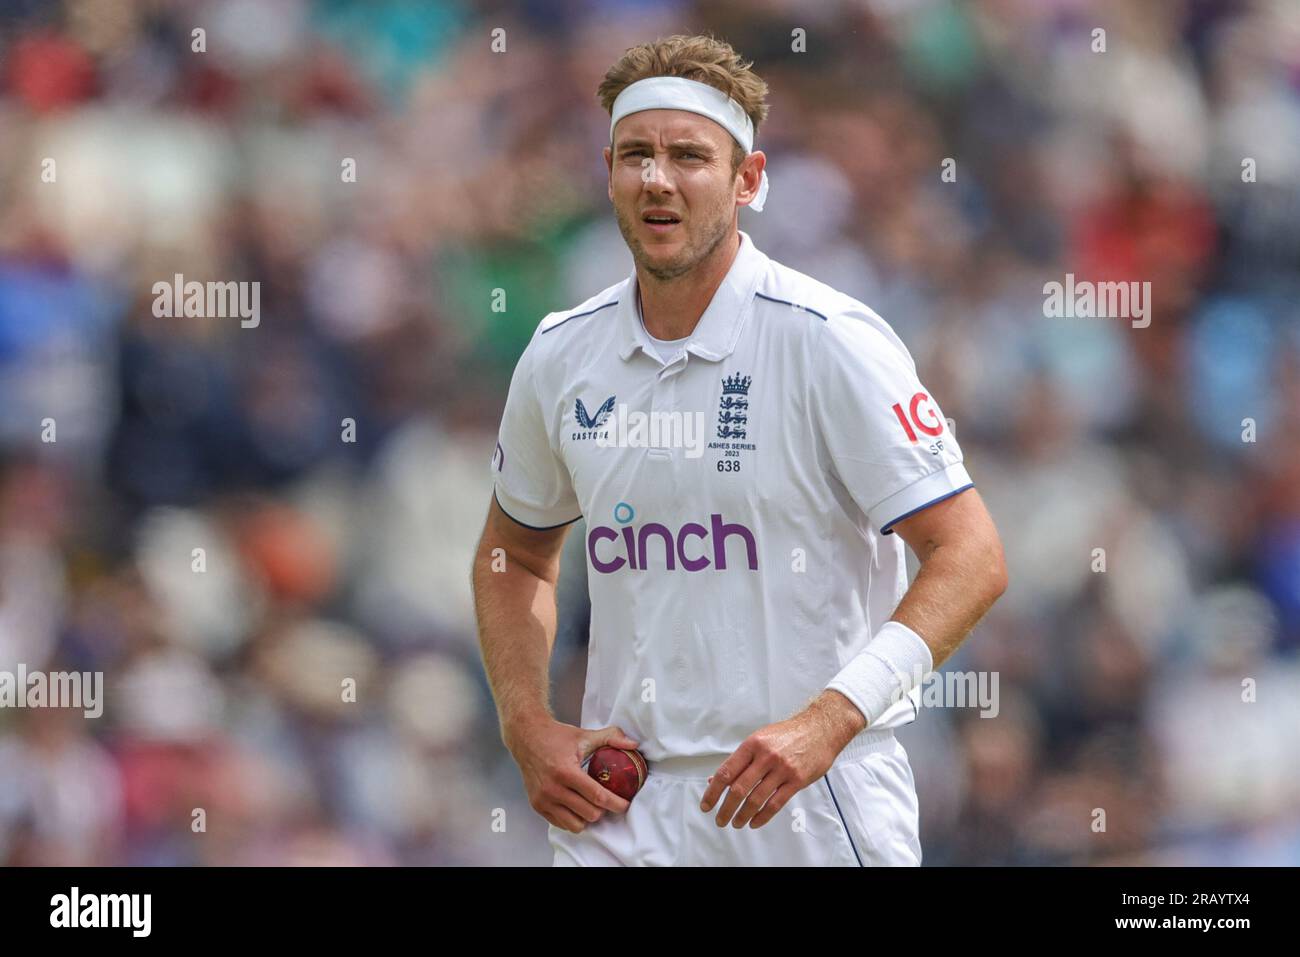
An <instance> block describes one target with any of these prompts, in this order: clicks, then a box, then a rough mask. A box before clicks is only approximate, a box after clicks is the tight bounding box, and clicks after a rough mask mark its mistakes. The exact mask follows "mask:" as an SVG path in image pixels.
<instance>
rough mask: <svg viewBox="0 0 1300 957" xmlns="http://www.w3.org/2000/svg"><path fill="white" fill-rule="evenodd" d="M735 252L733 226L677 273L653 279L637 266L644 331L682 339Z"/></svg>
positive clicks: (736, 236) (737, 242)
mask: <svg viewBox="0 0 1300 957" xmlns="http://www.w3.org/2000/svg"><path fill="white" fill-rule="evenodd" d="M738 252H740V233H739V232H737V231H736V230H734V229H733V230H732V232H731V236H730V238H728V239H724V240H723V241H722V242H720V243H718V246H717V248H716V249H714V250H713V252H712V253H710V254H709V256H708V257H707V258H706V259H704V260H702V261H701V262H700V263H699V265H697V266H696V267H695V268H694V269H692V270H691V271H690V272H688V273H685V274H683V275H681V276H676V277H674V278H672V279H656V278H655V277H654V276H650V275H648V274H647V273H646V272H645V270H643V269H642V268H641V267H640V266H637V270H636V284H637V295H638V296H639V297H640V302H641V321H642V322H643V323H645V328H646V332H648V333H650V335H652V336H654V337H655V338H656V339H664V340H671V339H684V338H686V337H687V336H689V335H690V334H691V333H692V332H694V331H695V327H696V326H697V325H698V324H699V321H700V317H701V316H703V315H704V310H705V309H707V308H709V303H710V302H712V301H713V294H714V293H716V292H717V291H718V287H719V286H721V285H722V280H723V279H725V278H726V276H727V271H728V270H730V269H731V264H732V263H733V262H735V260H736V254H737V253H738Z"/></svg>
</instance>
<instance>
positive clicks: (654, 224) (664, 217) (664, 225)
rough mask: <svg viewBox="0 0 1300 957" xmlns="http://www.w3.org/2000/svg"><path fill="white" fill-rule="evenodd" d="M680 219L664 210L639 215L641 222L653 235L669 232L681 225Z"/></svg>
mask: <svg viewBox="0 0 1300 957" xmlns="http://www.w3.org/2000/svg"><path fill="white" fill-rule="evenodd" d="M681 221H682V220H681V217H680V216H678V215H677V214H676V213H670V212H668V211H666V210H653V211H650V212H646V213H642V214H641V222H642V223H644V224H645V226H646V228H647V229H649V230H650V231H651V232H653V233H667V232H671V231H672V230H673V229H675V228H676V227H677V226H679V225H681Z"/></svg>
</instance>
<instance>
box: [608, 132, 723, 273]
mask: <svg viewBox="0 0 1300 957" xmlns="http://www.w3.org/2000/svg"><path fill="white" fill-rule="evenodd" d="M733 143H734V140H733V139H732V138H731V134H730V133H728V132H727V131H726V130H724V129H723V128H722V127H721V126H719V125H718V124H717V123H715V122H713V120H711V119H709V118H708V117H706V116H700V115H698V114H696V113H687V112H684V111H682V110H643V111H642V112H640V113H633V114H631V115H630V116H625V117H624V118H623V119H621V120H619V122H618V126H617V127H615V129H614V144H613V146H612V147H610V148H606V150H605V163H606V165H607V166H608V167H609V198H610V200H611V201H612V202H613V204H614V215H615V217H616V218H617V220H618V228H619V231H620V232H621V233H622V234H623V239H624V241H625V242H626V243H627V245H628V248H629V249H630V250H631V251H632V258H633V259H634V260H635V261H636V264H637V267H638V268H639V269H642V270H644V271H645V272H646V273H648V274H649V275H651V276H654V277H655V278H656V279H673V278H675V277H677V276H681V275H683V274H685V273H688V272H690V271H691V270H692V269H693V268H694V267H695V266H696V265H697V264H698V263H699V262H701V261H702V260H704V259H705V258H707V257H708V255H709V254H710V253H711V252H713V250H714V249H716V248H717V246H718V244H719V243H721V242H722V240H723V239H725V238H726V237H727V236H728V235H729V234H730V231H731V230H732V229H733V228H735V223H736V196H737V189H736V187H737V177H736V176H735V175H733V174H732V172H731V153H732V145H733ZM744 168H745V167H743V166H742V170H743V169H744ZM656 212H657V213H661V214H663V215H665V216H668V217H671V218H675V219H676V222H672V223H667V224H663V225H659V224H656V223H654V222H649V221H647V216H650V217H651V218H653V216H652V214H653V213H656Z"/></svg>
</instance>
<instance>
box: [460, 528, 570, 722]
mask: <svg viewBox="0 0 1300 957" xmlns="http://www.w3.org/2000/svg"><path fill="white" fill-rule="evenodd" d="M492 564H493V559H492V555H491V554H490V553H487V554H484V553H480V554H479V555H478V556H477V557H476V559H475V562H474V610H475V614H476V615H477V618H478V634H479V647H480V649H481V650H482V653H483V666H484V669H485V670H486V671H487V676H488V683H489V684H490V685H491V688H492V695H493V697H494V698H495V700H496V705H497V713H498V716H499V717H500V720H501V732H502V736H503V737H505V738H507V739H508V738H509V735H510V732H511V729H512V728H514V727H515V726H517V725H519V724H521V723H526V722H528V721H532V720H536V719H539V718H545V717H549V716H550V704H549V697H550V696H549V689H550V659H551V648H552V647H553V645H554V643H555V624H556V622H555V615H556V612H555V583H554V582H553V581H547V580H545V579H543V578H540V577H538V576H537V575H536V574H535V573H534V572H532V571H530V570H529V569H528V568H526V567H524V565H522V564H521V563H519V562H517V561H510V560H508V559H507V560H505V562H504V568H502V569H501V570H500V571H494V570H493V567H492ZM500 564H501V562H498V566H500Z"/></svg>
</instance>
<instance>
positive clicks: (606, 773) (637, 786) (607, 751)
mask: <svg viewBox="0 0 1300 957" xmlns="http://www.w3.org/2000/svg"><path fill="white" fill-rule="evenodd" d="M649 773H650V770H649V766H648V765H647V764H646V760H645V756H644V755H643V754H642V753H641V752H640V751H637V750H634V749H626V750H625V749H623V748H611V747H608V746H607V747H603V748H597V749H596V751H595V753H594V754H592V756H591V761H589V762H588V764H587V774H588V775H590V776H591V777H592V778H594V779H595V780H596V781H597V782H598V783H600V784H601V785H602V786H603V787H605V788H607V789H608V790H610V791H613V792H614V793H615V794H617V795H618V796H619V797H621V798H622V799H623V800H625V801H630V800H632V798H633V796H634V795H635V794H636V792H637V791H640V790H641V786H642V785H643V784H645V779H646V777H647V776H648V775H649Z"/></svg>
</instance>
